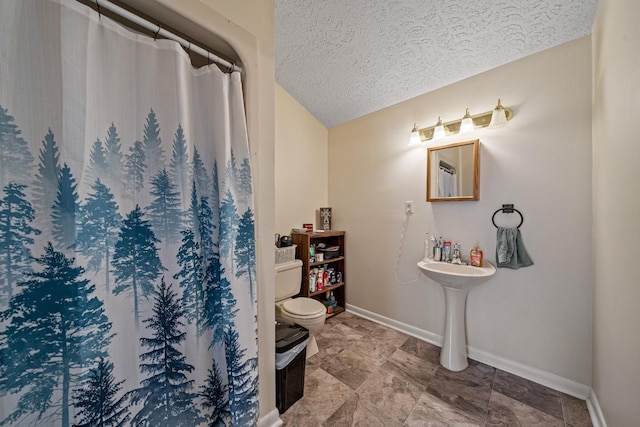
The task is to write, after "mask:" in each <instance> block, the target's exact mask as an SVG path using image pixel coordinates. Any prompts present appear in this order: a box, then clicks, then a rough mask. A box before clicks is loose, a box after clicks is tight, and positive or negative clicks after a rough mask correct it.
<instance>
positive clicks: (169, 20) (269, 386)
mask: <svg viewBox="0 0 640 427" xmlns="http://www.w3.org/2000/svg"><path fill="white" fill-rule="evenodd" d="M126 3H127V4H128V5H130V6H132V7H134V8H136V9H138V10H140V11H142V12H143V13H145V14H147V15H149V16H152V17H154V18H156V19H159V20H160V21H161V22H164V23H165V24H167V25H170V26H172V27H173V28H175V29H177V30H178V31H181V32H183V33H184V34H186V35H187V36H192V37H194V38H196V40H199V41H202V42H203V43H207V44H209V45H211V46H214V47H218V46H221V43H220V38H222V39H224V40H225V41H226V43H228V45H230V47H231V48H232V49H233V50H235V54H237V56H239V57H240V59H241V61H242V66H243V67H244V69H245V75H244V78H243V80H244V87H245V100H246V101H245V104H246V110H247V125H248V130H249V142H250V148H251V156H252V159H251V160H252V166H253V172H254V193H255V197H256V200H255V206H256V226H257V233H258V236H257V255H258V266H257V267H258V335H259V338H258V347H259V349H258V351H259V368H258V370H259V375H260V417H261V424H265V425H270V424H272V423H273V421H274V420H273V419H272V418H269V419H267V420H265V417H266V416H273V411H276V410H275V369H274V366H275V330H274V328H273V322H274V320H275V314H274V309H273V304H274V291H273V286H274V274H273V272H274V254H273V235H274V197H273V194H274V178H273V173H274V113H273V110H274V108H273V105H274V85H273V82H274V80H275V71H274V70H275V65H274V33H273V32H274V18H273V16H274V9H275V4H274V0H266V1H258V2H256V1H251V0H237V1H234V2H228V1H225V0H202V1H200V0H154V1H152V2H150V1H148V0H127V2H126ZM222 44H223V45H224V43H222ZM220 48H221V49H222V50H224V46H221V47H220ZM225 53H227V52H225ZM231 53H232V54H233V53H234V52H231ZM275 414H276V416H275V419H276V420H277V411H276V412H275Z"/></svg>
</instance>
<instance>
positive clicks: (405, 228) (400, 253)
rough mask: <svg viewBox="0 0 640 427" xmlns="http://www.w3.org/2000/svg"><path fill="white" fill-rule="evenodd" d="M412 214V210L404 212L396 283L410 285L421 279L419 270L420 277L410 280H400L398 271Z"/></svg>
mask: <svg viewBox="0 0 640 427" xmlns="http://www.w3.org/2000/svg"><path fill="white" fill-rule="evenodd" d="M410 216H411V212H405V213H404V219H403V220H402V232H401V233H400V247H399V248H398V262H397V263H396V283H399V284H401V285H409V284H411V283H415V282H417V281H418V280H419V279H420V272H418V277H416V278H415V279H413V280H411V281H409V282H402V281H400V279H398V271H399V270H400V259H401V258H402V243H403V242H404V233H405V232H406V231H407V227H408V225H409V217H410Z"/></svg>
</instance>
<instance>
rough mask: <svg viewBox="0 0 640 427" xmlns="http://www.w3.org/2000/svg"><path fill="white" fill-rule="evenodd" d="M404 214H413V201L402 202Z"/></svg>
mask: <svg viewBox="0 0 640 427" xmlns="http://www.w3.org/2000/svg"><path fill="white" fill-rule="evenodd" d="M404 213H406V214H412V213H413V200H407V201H406V202H404Z"/></svg>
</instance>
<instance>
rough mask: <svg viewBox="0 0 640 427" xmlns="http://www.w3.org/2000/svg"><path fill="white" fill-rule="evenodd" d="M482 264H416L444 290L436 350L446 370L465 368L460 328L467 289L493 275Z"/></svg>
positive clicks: (462, 329) (463, 337) (462, 328)
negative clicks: (441, 338)
mask: <svg viewBox="0 0 640 427" xmlns="http://www.w3.org/2000/svg"><path fill="white" fill-rule="evenodd" d="M483 264H484V267H472V266H470V265H458V264H449V263H447V262H440V261H420V262H419V263H418V267H419V268H420V270H422V272H423V273H424V274H425V275H426V276H427V277H429V278H430V279H432V280H433V281H435V282H437V283H438V284H440V285H441V286H442V289H444V302H445V320H444V343H443V345H442V350H441V351H440V364H441V365H442V366H444V367H445V368H447V369H449V370H450V371H456V372H457V371H462V370H463V369H465V368H466V367H467V366H469V361H468V360H467V335H466V332H465V326H464V324H465V323H464V322H465V311H466V310H465V306H466V302H467V294H468V293H469V289H471V288H472V287H473V286H475V285H479V284H480V283H483V282H484V281H486V280H487V279H489V278H490V277H491V276H493V275H494V274H495V272H496V268H495V267H494V266H493V265H492V264H491V263H489V262H488V261H484V262H483Z"/></svg>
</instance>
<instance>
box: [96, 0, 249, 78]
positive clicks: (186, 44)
mask: <svg viewBox="0 0 640 427" xmlns="http://www.w3.org/2000/svg"><path fill="white" fill-rule="evenodd" d="M90 1H91V2H92V3H95V5H96V6H97V7H98V10H99V9H100V8H101V7H104V8H105V9H107V10H110V11H111V12H113V13H115V14H116V15H118V16H121V17H123V18H125V19H127V20H128V21H130V22H133V23H134V24H137V25H140V26H141V27H144V28H146V29H147V30H150V31H152V32H153V34H154V37H158V36H160V37H163V38H166V39H169V40H173V41H175V42H177V43H179V44H180V46H182V47H183V48H185V49H187V51H192V52H195V53H197V54H198V55H200V56H202V57H203V58H207V59H208V60H210V61H212V62H215V63H216V64H220V65H222V66H224V67H227V68H229V69H230V70H231V71H232V72H233V71H240V72H242V67H239V66H238V65H235V64H234V63H232V62H229V61H227V60H226V59H224V58H220V57H219V56H218V55H216V54H215V53H213V52H209V51H208V50H205V49H203V48H201V47H200V46H197V45H194V44H192V43H191V42H190V41H188V40H185V39H183V38H182V37H180V36H178V35H176V34H174V33H172V32H170V31H167V30H165V29H164V28H162V27H161V26H159V25H157V24H154V23H152V22H149V21H147V20H146V19H144V18H142V17H140V16H138V15H136V14H134V13H131V12H129V11H128V10H126V9H124V8H122V7H120V6H118V5H116V4H114V3H111V2H110V1H108V0H90Z"/></svg>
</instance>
